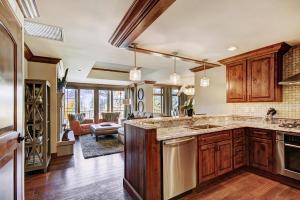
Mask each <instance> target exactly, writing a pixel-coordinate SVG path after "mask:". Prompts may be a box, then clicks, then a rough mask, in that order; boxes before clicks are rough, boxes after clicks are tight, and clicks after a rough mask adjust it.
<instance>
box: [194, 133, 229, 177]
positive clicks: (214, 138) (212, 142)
mask: <svg viewBox="0 0 300 200" xmlns="http://www.w3.org/2000/svg"><path fill="white" fill-rule="evenodd" d="M221 138H223V140H222V139H221ZM224 138H226V139H225V140H224ZM198 154H199V182H200V183H202V182H205V181H207V180H210V179H213V178H215V177H217V176H220V175H222V174H225V173H227V172H230V171H232V169H233V167H232V139H231V131H223V132H218V133H211V134H206V135H203V136H199V152H198Z"/></svg>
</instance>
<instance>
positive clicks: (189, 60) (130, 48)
mask: <svg viewBox="0 0 300 200" xmlns="http://www.w3.org/2000/svg"><path fill="white" fill-rule="evenodd" d="M127 49H128V50H130V51H136V52H139V53H144V54H148V55H157V56H161V57H165V58H174V57H176V58H177V59H178V60H182V61H186V62H194V63H196V64H201V65H203V63H205V67H206V68H209V67H210V68H212V67H219V66H221V65H219V64H215V63H210V62H204V61H202V60H196V59H193V58H188V57H184V56H178V55H176V56H175V55H173V54H170V53H164V52H159V51H153V50H150V49H144V48H140V47H136V48H134V47H133V46H129V47H128V48H127Z"/></svg>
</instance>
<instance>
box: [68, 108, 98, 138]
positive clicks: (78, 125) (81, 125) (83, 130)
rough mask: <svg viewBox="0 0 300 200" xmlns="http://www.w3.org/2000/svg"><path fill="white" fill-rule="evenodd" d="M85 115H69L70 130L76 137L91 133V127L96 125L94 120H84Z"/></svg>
mask: <svg viewBox="0 0 300 200" xmlns="http://www.w3.org/2000/svg"><path fill="white" fill-rule="evenodd" d="M84 118H85V114H84V113H82V114H68V119H69V123H70V128H71V130H72V131H73V133H74V135H77V136H79V135H83V134H88V133H90V132H91V131H90V125H91V124H93V123H94V120H92V119H84Z"/></svg>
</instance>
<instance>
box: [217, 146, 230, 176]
mask: <svg viewBox="0 0 300 200" xmlns="http://www.w3.org/2000/svg"><path fill="white" fill-rule="evenodd" d="M216 164H217V175H218V176H219V175H222V174H225V173H227V172H230V171H232V140H225V141H222V142H218V143H217V163H216Z"/></svg>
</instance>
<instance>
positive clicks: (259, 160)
mask: <svg viewBox="0 0 300 200" xmlns="http://www.w3.org/2000/svg"><path fill="white" fill-rule="evenodd" d="M249 140H250V141H249V150H250V158H249V159H250V160H249V162H250V163H249V165H250V166H252V167H256V168H259V169H262V170H266V171H270V172H272V169H273V165H272V162H273V145H272V140H268V139H261V138H256V137H250V139H249Z"/></svg>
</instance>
